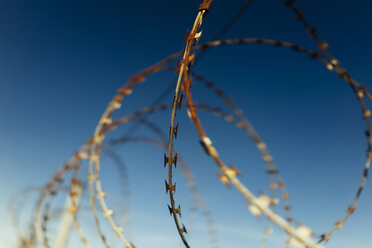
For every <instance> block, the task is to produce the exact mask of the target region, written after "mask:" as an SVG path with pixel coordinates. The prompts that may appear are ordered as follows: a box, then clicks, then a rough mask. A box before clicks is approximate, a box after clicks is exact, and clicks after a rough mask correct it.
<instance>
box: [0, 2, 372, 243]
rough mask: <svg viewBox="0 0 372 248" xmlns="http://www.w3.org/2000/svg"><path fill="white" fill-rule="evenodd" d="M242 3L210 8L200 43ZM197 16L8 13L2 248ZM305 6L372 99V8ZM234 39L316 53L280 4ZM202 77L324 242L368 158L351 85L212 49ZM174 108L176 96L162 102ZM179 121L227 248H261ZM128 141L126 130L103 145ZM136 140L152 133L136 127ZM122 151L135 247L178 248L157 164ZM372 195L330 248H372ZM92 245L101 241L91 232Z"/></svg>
mask: <svg viewBox="0 0 372 248" xmlns="http://www.w3.org/2000/svg"><path fill="white" fill-rule="evenodd" d="M243 4H244V1H237V0H236V1H229V2H227V1H224V2H221V1H217V0H215V2H214V3H213V7H212V10H211V11H210V13H209V14H208V16H207V18H206V20H205V22H204V23H203V28H202V29H203V35H202V39H201V42H205V41H208V40H210V39H211V38H212V37H214V36H215V35H216V33H217V32H218V31H219V30H220V29H221V28H222V27H223V26H224V25H225V24H226V23H227V22H228V20H229V19H230V18H231V17H232V16H233V14H234V13H235V12H236V11H237V10H238V9H239V8H240V7H241V6H242V5H243ZM198 5H199V1H160V2H154V1H67V0H66V1H37V0H35V1H32V3H31V2H30V1H25V0H17V1H9V0H2V1H0V82H1V83H0V113H1V116H2V122H1V124H0V135H1V137H2V139H1V142H0V171H1V173H0V192H1V193H2V195H3V197H2V198H1V199H0V219H1V224H0V230H1V231H0V247H1V248H2V247H4V248H7V247H14V246H15V236H14V234H13V233H12V229H11V228H10V222H9V219H8V216H7V213H6V206H7V203H8V201H9V199H10V197H11V196H12V195H14V194H15V193H16V192H17V191H19V190H20V189H22V188H25V187H28V186H38V185H42V184H44V183H45V182H47V180H48V179H49V177H51V176H52V175H53V173H54V172H55V171H56V170H57V168H58V167H59V165H61V164H62V163H63V162H65V161H66V160H67V159H68V158H69V157H70V156H71V155H72V154H73V152H74V151H75V150H76V149H77V148H78V147H79V146H80V145H81V144H82V143H83V142H84V141H85V140H86V139H87V138H89V137H90V135H91V134H92V133H93V131H94V128H95V126H96V124H97V122H98V119H99V117H100V115H101V114H102V113H103V111H104V109H105V108H106V106H107V104H108V102H109V101H110V100H111V98H112V97H113V96H114V94H115V92H116V90H117V89H118V88H120V87H121V86H122V85H123V84H124V83H125V81H126V80H127V78H128V77H129V76H131V75H133V74H134V73H136V72H138V71H140V70H141V69H143V68H145V67H147V66H149V65H151V64H153V63H155V62H157V61H158V60H160V59H161V58H163V57H165V56H167V55H168V54H170V53H173V52H175V51H178V50H180V49H182V48H183V45H184V44H183V39H184V35H185V33H186V29H187V28H190V27H191V25H192V22H193V20H194V18H195V15H196V10H197V7H198ZM298 7H299V8H301V9H303V10H305V12H306V13H307V18H308V20H309V22H310V23H311V24H312V25H314V26H316V27H317V29H318V33H319V36H320V37H321V39H324V40H327V41H328V42H329V44H330V51H331V53H332V54H334V56H335V57H336V58H338V59H339V60H340V61H341V63H342V64H343V65H344V67H345V68H347V69H348V70H349V71H350V73H351V74H352V75H353V76H354V78H355V79H356V80H357V81H359V82H361V83H363V84H364V85H366V86H367V87H368V88H369V89H371V88H372V77H371V69H370V68H371V66H372V63H371V60H370V58H371V56H372V50H371V49H370V40H371V38H372V32H371V29H370V27H371V25H372V19H371V15H370V13H369V11H370V9H371V7H372V6H371V3H369V2H366V1H355V2H353V3H351V2H350V1H328V0H327V1H320V0H315V1H298ZM239 37H263V38H271V39H279V40H285V41H288V42H292V43H297V44H300V45H303V46H304V47H306V48H309V49H315V43H314V41H313V40H311V39H310V38H309V37H308V35H307V34H306V32H305V30H304V28H303V26H302V25H301V24H300V23H298V22H296V21H295V18H294V14H293V13H292V12H291V11H290V10H289V9H287V8H286V7H285V6H284V4H283V1H272V0H257V1H255V2H254V3H253V4H252V5H251V6H250V7H249V8H248V9H247V11H246V12H245V13H244V15H243V16H242V17H241V18H240V19H239V20H238V21H237V22H236V23H235V24H234V25H233V26H232V27H231V28H230V29H229V30H228V32H226V33H225V35H224V36H223V38H239ZM194 70H195V71H197V72H199V73H202V74H203V75H205V76H206V77H208V78H209V79H211V80H213V81H214V82H215V83H216V84H218V85H219V86H220V87H221V88H223V89H225V91H226V92H227V94H228V95H229V96H231V97H233V98H234V99H235V102H236V104H237V105H238V106H240V107H241V108H242V109H243V110H244V111H245V114H246V116H247V117H248V118H249V120H250V121H251V122H252V124H253V125H254V127H255V129H256V130H257V132H258V133H259V134H260V135H261V137H262V138H263V140H264V141H265V142H266V143H267V144H268V148H269V150H270V151H271V153H272V154H273V156H274V159H275V161H276V164H277V166H278V167H279V170H280V172H281V174H282V176H283V178H284V180H285V181H286V182H287V187H288V190H289V193H290V195H291V201H292V205H293V214H294V216H295V217H296V219H299V220H301V221H302V222H303V223H305V224H306V225H309V226H310V227H311V228H312V229H314V231H316V232H317V233H323V232H325V231H328V230H330V229H331V228H332V227H333V224H334V222H335V221H337V220H339V218H341V217H342V216H343V214H344V213H345V211H346V208H347V206H348V205H349V204H350V203H351V201H352V199H353V197H354V194H355V193H356V190H357V187H358V183H359V180H360V177H361V175H362V170H363V163H364V151H365V148H366V141H365V139H364V136H363V133H364V130H365V126H364V122H363V120H362V118H361V110H360V106H359V105H358V103H357V101H356V99H355V97H354V95H353V94H352V93H351V91H350V90H349V88H348V87H347V85H346V83H345V82H343V81H342V80H341V79H340V78H339V77H338V76H337V75H336V74H335V73H332V72H329V71H328V70H326V68H325V67H324V65H323V64H321V63H320V62H317V61H313V60H311V59H309V58H308V56H306V55H303V54H299V53H295V52H293V51H291V50H290V49H287V48H275V47H270V46H267V45H256V44H247V45H236V46H229V47H223V48H213V49H211V50H210V51H209V52H208V53H207V54H206V55H205V57H204V58H203V59H202V60H201V61H200V63H198V64H197V66H195V67H194ZM173 79H174V73H173V72H162V73H159V74H157V75H154V76H151V77H150V78H149V80H148V81H147V82H146V83H145V84H143V85H140V86H138V87H137V88H136V89H135V91H134V94H132V95H131V96H130V97H128V98H127V99H126V100H125V101H124V103H123V108H122V109H121V110H120V111H119V113H118V114H117V115H115V116H117V117H118V116H122V115H125V114H128V113H130V112H132V111H134V110H136V109H139V108H143V107H145V106H147V105H149V104H151V103H152V102H153V100H154V99H155V98H156V97H157V96H158V95H159V94H160V93H161V92H162V91H163V90H164V88H166V87H167V86H168V85H169V83H170V82H171V81H172V80H173ZM192 93H193V95H194V98H195V99H196V101H197V102H199V103H209V104H211V105H215V106H222V105H223V103H222V102H221V101H219V100H218V99H217V98H216V97H215V96H214V95H213V94H211V93H210V92H209V91H207V90H206V89H205V88H204V87H203V86H201V85H199V84H198V83H197V82H195V84H194V86H193V88H192ZM171 100H172V96H171V95H168V96H167V97H166V98H165V99H164V100H163V102H165V103H170V102H171ZM369 105H370V104H369ZM200 116H201V119H202V121H203V124H204V126H205V128H206V130H207V133H208V135H209V136H210V137H211V138H212V139H213V141H214V144H215V145H216V148H217V149H218V150H219V153H220V155H221V157H222V159H223V160H224V161H226V162H231V163H233V164H234V165H235V166H236V167H237V168H239V170H240V171H241V172H242V174H243V175H244V177H242V181H243V182H244V183H245V184H246V185H247V187H249V188H250V189H251V190H252V191H253V192H255V193H257V192H259V191H260V190H262V191H264V192H268V189H267V184H268V183H267V177H266V175H265V173H264V167H263V166H264V163H263V162H262V161H261V159H260V155H259V153H258V151H257V150H256V148H255V146H254V145H252V142H251V141H250V140H249V139H248V138H247V137H245V136H244V133H243V132H241V131H239V130H235V128H234V127H233V126H232V125H231V124H229V123H225V122H224V121H222V120H221V119H216V117H214V116H212V115H210V114H208V113H202V112H201V113H200ZM169 118H170V112H163V113H159V114H156V115H153V116H151V119H152V120H154V121H155V122H156V123H157V124H158V125H159V126H160V127H162V128H163V131H164V132H166V133H167V130H168V128H169ZM178 118H179V120H180V129H179V131H180V132H179V137H178V139H177V141H176V149H177V150H178V151H179V153H180V154H181V155H182V156H183V157H184V158H185V160H186V161H187V162H188V163H189V164H190V167H191V168H192V169H193V172H194V173H195V174H196V175H195V177H196V179H197V182H198V184H199V189H200V191H201V193H202V195H203V196H204V198H205V200H206V202H207V204H208V206H210V210H211V212H212V215H213V218H214V219H215V221H216V226H217V232H218V235H219V236H218V240H219V242H220V247H242V246H243V245H245V246H247V245H248V246H249V247H250V246H255V245H257V244H258V243H259V241H260V237H261V236H259V235H260V234H257V233H261V231H262V230H263V229H264V227H265V220H264V219H262V220H256V219H255V218H253V217H252V216H250V215H249V213H248V211H246V209H245V206H244V204H245V201H244V200H243V198H242V197H241V196H240V195H239V194H238V193H237V192H235V191H234V190H233V189H225V188H224V187H223V186H222V185H221V183H220V182H219V181H218V179H217V177H216V176H215V173H216V172H217V168H216V167H215V165H214V164H213V163H212V161H211V160H210V158H209V157H206V156H205V154H204V152H203V151H202V150H201V147H200V145H199V144H198V142H199V141H198V140H199V139H198V137H197V134H196V132H195V129H194V127H193V126H192V125H191V123H190V122H189V121H188V119H187V115H186V114H185V111H183V112H182V113H180V114H179V115H178ZM125 130H126V128H125V127H122V128H120V129H118V130H117V131H115V132H114V133H112V134H110V135H109V138H114V137H119V136H120V134H123V133H125ZM135 134H138V135H140V134H150V132H149V131H148V130H146V129H145V128H140V129H138V131H136V133H135ZM114 149H115V151H116V152H118V153H119V154H120V155H121V157H122V158H123V160H124V161H125V163H126V165H127V166H128V173H129V176H130V187H131V194H130V195H131V199H130V202H131V209H132V217H131V223H132V230H131V233H132V237H133V243H135V244H138V246H139V247H148V246H150V245H151V244H157V245H155V247H158V246H162V247H174V246H175V245H178V243H179V241H178V237H177V235H176V230H175V227H174V223H173V222H172V219H171V218H170V217H169V213H168V209H167V207H166V205H167V204H168V198H167V196H166V195H165V194H164V185H163V184H164V179H165V177H166V171H165V170H164V169H162V163H163V161H162V156H163V151H162V150H161V149H158V148H153V147H151V146H150V145H147V144H127V145H122V146H118V147H115V148H114ZM139 159H140V161H139ZM103 163H104V164H103V169H102V170H103V172H102V173H103V175H102V180H103V183H104V185H105V186H106V188H107V192H110V194H111V196H112V198H114V199H115V198H118V197H120V188H119V187H120V183H119V181H118V180H117V174H118V173H117V171H116V170H115V169H113V164H112V162H111V161H110V160H109V159H107V158H105V157H104V158H103ZM144 169H146V170H144ZM144 171H146V172H144ZM176 172H177V173H178V175H176V176H175V178H176V182H179V183H178V184H177V194H176V200H177V201H178V202H180V203H181V206H185V207H184V208H185V209H186V210H185V213H184V222H185V224H186V226H187V223H188V222H187V218H188V217H187V216H188V211H187V209H188V207H189V206H190V200H189V199H190V197H189V196H188V193H187V188H186V185H185V184H184V181H183V179H182V178H181V172H180V170H178V169H177V171H176ZM371 192H372V191H371V185H370V182H368V181H367V185H366V190H365V191H364V192H363V195H362V199H361V200H360V203H359V205H358V209H357V211H356V212H355V214H354V215H353V216H352V218H351V219H350V220H349V222H347V224H346V225H345V227H344V228H343V229H342V230H341V231H340V232H338V233H336V234H335V235H334V239H333V240H332V241H331V242H330V243H329V247H339V248H342V247H361V248H364V247H372V246H371V242H370V240H369V239H368V237H369V235H371V231H370V230H372V224H371V223H370V220H372V213H371V211H370V209H371V207H372V199H371V197H370V195H371ZM60 200H61V202H62V201H63V196H61V199H60ZM119 201H120V200H119ZM113 202H115V200H113ZM29 204H30V206H31V203H29ZM87 204H89V203H88V201H86V205H87ZM150 206H151V207H152V208H153V210H152V211H149V210H148V208H149V207H150ZM57 207H58V206H57ZM119 209H120V207H119ZM85 215H86V218H85V219H86V222H85V225H86V226H87V228H88V230H89V223H93V222H92V219H91V216H90V215H89V212H87V213H85ZM199 217H200V218H201V219H200V220H199V221H198V222H197V224H196V225H195V227H194V231H193V233H194V234H192V235H191V237H190V243H191V245H192V247H205V246H208V238H206V237H205V235H206V228H205V225H204V222H203V220H202V217H201V216H200V215H199ZM106 230H109V229H106ZM107 232H109V231H107ZM89 233H90V234H91V237H92V238H93V239H94V234H95V230H94V229H91V230H90V231H89ZM112 240H113V243H115V242H116V244H118V242H117V241H114V238H113V239H112ZM283 240H284V235H283V232H281V231H280V230H275V235H274V237H273V239H272V241H271V243H270V247H283V245H282V243H283V242H282V241H283ZM70 242H71V243H70V247H82V244H81V243H79V241H78V240H76V243H74V242H75V241H74V239H71V241H70ZM97 247H100V246H99V245H97Z"/></svg>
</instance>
